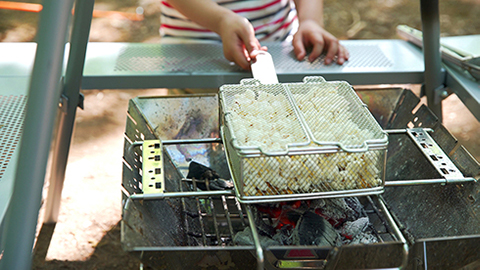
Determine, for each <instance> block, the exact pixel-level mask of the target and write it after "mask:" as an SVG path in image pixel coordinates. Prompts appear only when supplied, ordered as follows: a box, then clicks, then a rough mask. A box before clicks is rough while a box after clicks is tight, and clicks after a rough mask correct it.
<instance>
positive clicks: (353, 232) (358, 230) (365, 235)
mask: <svg viewBox="0 0 480 270" xmlns="http://www.w3.org/2000/svg"><path fill="white" fill-rule="evenodd" d="M369 224H370V221H369V220H368V217H362V218H359V219H357V220H355V221H347V222H345V224H344V225H343V227H342V228H341V232H340V233H341V235H342V236H343V237H345V241H344V243H348V244H369V243H376V242H377V238H376V237H375V236H374V235H373V234H371V233H370V232H367V229H368V225H369Z"/></svg>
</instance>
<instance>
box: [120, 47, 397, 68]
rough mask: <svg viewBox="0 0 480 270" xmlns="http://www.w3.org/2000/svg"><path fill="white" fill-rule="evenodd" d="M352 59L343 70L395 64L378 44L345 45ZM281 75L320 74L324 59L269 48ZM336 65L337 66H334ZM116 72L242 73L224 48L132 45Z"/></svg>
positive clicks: (122, 53)
mask: <svg viewBox="0 0 480 270" xmlns="http://www.w3.org/2000/svg"><path fill="white" fill-rule="evenodd" d="M344 46H345V47H347V49H348V50H349V52H350V54H351V55H352V56H353V55H354V56H355V57H351V59H350V60H349V61H347V62H346V63H345V64H344V65H343V66H342V68H389V67H392V66H393V62H392V60H391V59H389V58H388V57H387V56H386V55H385V54H384V52H383V51H382V50H381V48H380V47H379V46H378V45H376V44H367V43H366V44H361V43H360V44H358V43H357V44H345V45H344ZM268 51H269V52H270V54H272V56H274V58H273V60H274V63H275V67H276V69H277V71H291V70H297V72H298V71H301V70H307V71H308V70H316V69H319V68H322V67H325V64H324V61H323V60H324V57H323V56H322V57H320V58H319V59H317V60H315V61H314V62H312V63H310V62H308V61H302V62H300V61H297V60H296V57H295V56H294V55H293V47H292V46H291V45H288V46H286V45H285V44H280V43H278V44H276V43H271V44H268ZM334 65H335V64H334ZM114 71H115V72H132V71H133V72H158V71H162V72H187V73H194V72H198V73H202V72H220V71H222V72H225V71H230V72H232V71H242V69H241V68H240V67H238V66H236V65H232V64H231V63H229V62H228V61H227V60H226V59H225V58H224V57H223V49H222V45H221V44H182V45H181V46H178V45H175V44H162V45H161V46H160V45H159V44H148V45H147V44H131V45H129V46H128V47H125V48H123V49H122V50H121V51H120V53H119V56H118V58H117V60H116V63H115V68H114Z"/></svg>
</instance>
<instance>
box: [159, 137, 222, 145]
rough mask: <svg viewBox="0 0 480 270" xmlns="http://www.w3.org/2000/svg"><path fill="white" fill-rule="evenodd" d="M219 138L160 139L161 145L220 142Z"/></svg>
mask: <svg viewBox="0 0 480 270" xmlns="http://www.w3.org/2000/svg"><path fill="white" fill-rule="evenodd" d="M222 142H223V141H222V139H221V138H206V139H182V140H164V141H163V140H162V144H163V145H171V144H198V143H222Z"/></svg>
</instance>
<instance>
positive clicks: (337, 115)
mask: <svg viewBox="0 0 480 270" xmlns="http://www.w3.org/2000/svg"><path fill="white" fill-rule="evenodd" d="M347 87H348V88H350V86H347V85H342V84H340V85H338V84H329V83H325V84H322V85H321V86H319V85H313V86H311V87H309V88H303V89H302V90H307V89H308V91H299V92H295V91H292V92H293V97H294V98H295V101H296V103H297V105H298V107H299V108H300V111H301V112H302V113H303V115H304V118H305V121H306V122H307V124H308V126H309V127H310V130H311V131H312V134H313V136H314V139H315V140H316V141H323V142H339V143H342V144H344V145H349V146H352V145H362V144H363V143H364V142H365V141H367V140H372V139H375V138H378V135H380V136H383V135H382V134H374V133H373V132H372V130H371V129H370V128H371V127H370V126H369V125H368V122H365V120H364V118H361V116H364V115H362V114H361V111H359V109H360V108H356V107H354V105H356V104H352V101H350V100H348V99H347V98H346V96H345V95H346V94H347V90H350V91H349V92H351V89H347ZM342 92H343V93H342ZM349 94H352V93H349ZM352 108H354V109H352ZM362 109H363V108H362ZM359 114H360V115H359ZM359 124H363V125H362V126H360V125H359Z"/></svg>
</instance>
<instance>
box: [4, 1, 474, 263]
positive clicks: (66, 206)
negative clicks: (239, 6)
mask: <svg viewBox="0 0 480 270" xmlns="http://www.w3.org/2000/svg"><path fill="white" fill-rule="evenodd" d="M28 2H40V1H28ZM159 3H160V1H159V0H123V1H119V0H97V1H96V4H95V9H98V10H113V11H122V12H129V13H134V12H135V11H136V10H138V8H139V7H141V9H143V11H144V15H145V19H144V20H143V21H140V22H134V21H129V20H125V19H119V18H112V17H107V18H94V20H93V22H92V28H91V32H90V40H91V41H100V42H101V41H122V42H123V41H128V42H158V41H159V40H160V38H159V35H158V27H159V23H160V22H159V12H160V4H159ZM440 13H441V16H440V19H441V31H442V34H443V35H446V36H452V35H467V34H478V32H475V31H478V29H480V20H478V14H480V1H479V0H462V1H457V0H442V1H440ZM37 21H38V14H37V13H29V12H23V11H12V10H0V40H1V41H3V42H14V41H19V42H24V41H32V40H34V37H35V31H36V23H37ZM325 24H326V28H327V29H328V30H329V31H331V32H332V33H333V34H334V35H336V36H337V37H340V38H342V39H390V38H397V36H396V33H395V27H396V26H397V25H399V24H407V25H410V26H412V27H415V28H418V29H420V28H421V21H420V8H419V1H411V0H387V1H385V0H356V1H348V0H337V1H325ZM412 87H418V86H412ZM82 92H83V93H84V94H85V109H84V110H79V111H78V112H77V118H76V124H75V125H76V127H75V131H74V137H73V142H72V146H71V150H70V156H69V160H68V167H67V172H66V179H65V185H64V189H63V194H62V205H61V209H60V216H59V220H58V223H57V224H56V225H48V226H43V227H41V226H39V229H41V233H40V236H39V239H38V241H37V245H36V252H35V259H34V263H33V269H139V265H140V262H139V261H138V260H137V259H136V258H134V257H132V256H130V254H128V253H125V252H124V251H123V250H122V248H121V244H120V223H119V221H120V220H121V196H120V181H121V174H122V172H121V169H122V165H121V164H122V163H121V158H122V149H123V132H124V130H125V122H126V114H125V113H126V110H127V104H128V100H129V99H131V98H133V97H135V96H138V95H143V96H148V95H161V94H167V93H169V91H168V90H166V89H147V90H133V89H132V90H87V91H82ZM170 92H171V91H170ZM443 106H444V124H445V125H446V126H447V128H448V129H449V130H450V131H451V132H452V133H453V134H454V135H455V136H456V137H457V139H459V141H460V142H461V143H462V144H464V145H465V146H466V148H467V149H468V150H469V151H470V152H471V153H472V154H473V155H475V156H476V158H477V159H478V160H480V143H479V142H480V138H479V136H478V134H480V124H479V122H478V121H477V120H476V119H475V118H474V117H473V116H472V115H471V113H470V112H468V110H467V109H466V108H465V107H464V106H463V104H462V102H461V101H460V100H459V99H458V98H457V97H456V96H455V95H452V96H450V97H448V98H447V99H446V100H445V101H444V103H443ZM42 215H43V209H41V211H40V216H39V224H42V218H43V217H42Z"/></svg>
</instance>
